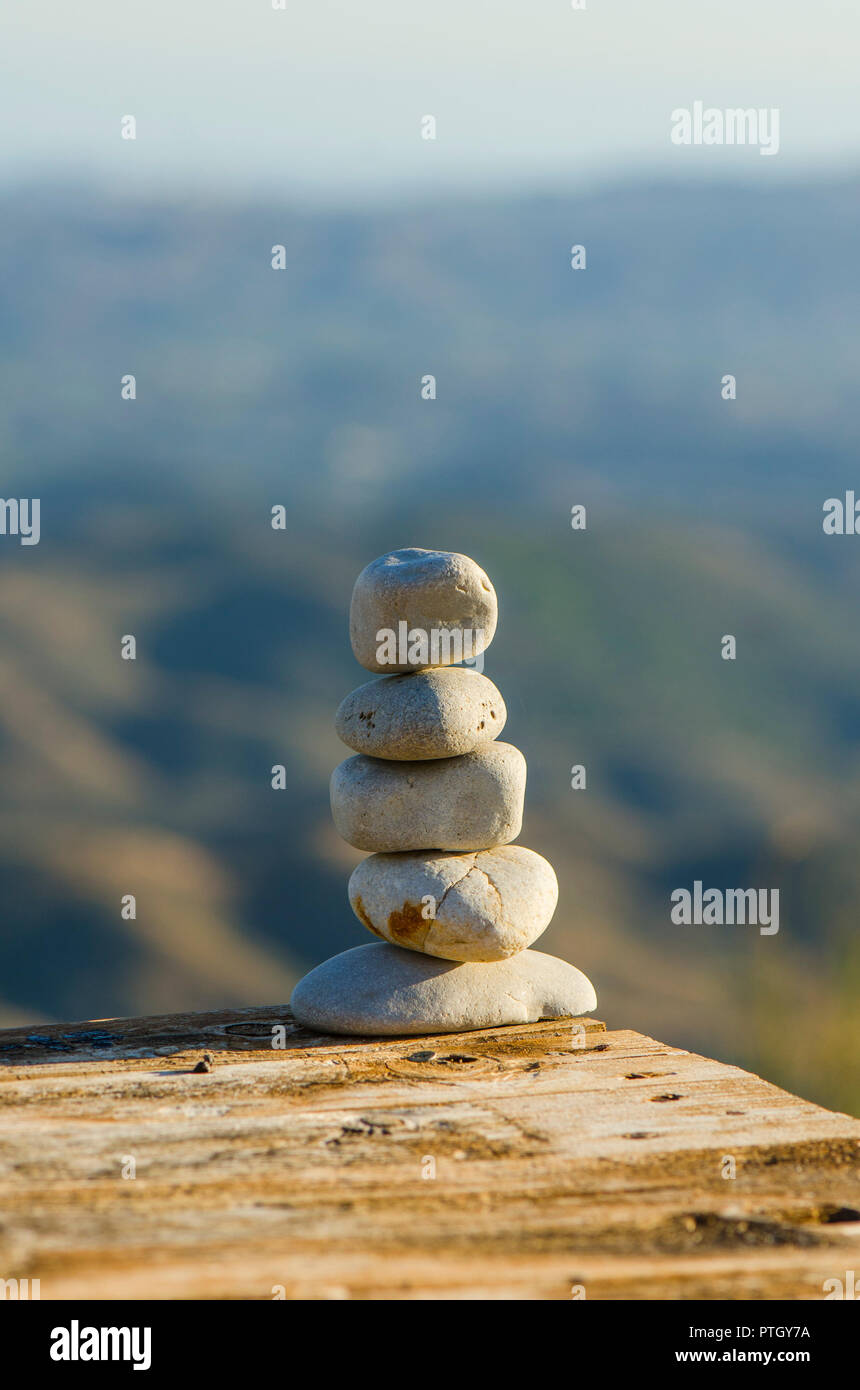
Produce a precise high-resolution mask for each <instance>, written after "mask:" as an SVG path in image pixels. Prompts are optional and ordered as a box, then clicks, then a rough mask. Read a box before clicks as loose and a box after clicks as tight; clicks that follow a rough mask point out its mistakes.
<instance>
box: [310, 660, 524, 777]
mask: <svg viewBox="0 0 860 1390" xmlns="http://www.w3.org/2000/svg"><path fill="white" fill-rule="evenodd" d="M506 718H507V710H506V709H505V702H504V700H503V699H502V697H501V695H500V694H499V692H498V690H497V689H496V687H495V686H494V685H493V682H492V681H491V680H488V679H487V677H486V676H484V675H481V673H480V672H479V671H471V670H469V669H468V668H466V667H463V666H438V667H434V668H433V669H432V670H429V671H417V672H415V673H413V674H411V675H400V676H382V677H381V678H380V679H379V680H375V681H368V682H367V684H366V685H360V686H359V687H358V689H357V690H353V691H352V693H351V694H349V695H347V697H346V699H345V700H343V701H342V703H341V706H340V708H339V709H338V712H337V715H336V716H335V728H336V729H337V732H338V735H339V737H340V738H341V739H343V742H344V743H345V744H347V746H348V747H349V748H354V749H355V751H356V752H357V753H367V754H368V755H369V756H370V757H373V758H394V759H397V760H404V759H416V758H417V759H429V758H452V757H457V756H458V755H459V754H461V753H471V752H472V749H473V748H478V747H479V746H480V745H481V744H483V743H489V742H490V741H491V740H492V739H494V738H498V736H499V734H500V733H501V732H502V729H503V728H504V726H505V719H506Z"/></svg>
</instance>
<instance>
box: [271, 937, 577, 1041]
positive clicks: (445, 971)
mask: <svg viewBox="0 0 860 1390" xmlns="http://www.w3.org/2000/svg"><path fill="white" fill-rule="evenodd" d="M290 1005H291V1007H292V1010H293V1014H294V1016H295V1018H296V1021H297V1022H298V1023H301V1024H303V1025H304V1027H306V1028H312V1029H314V1030H315V1031H316V1032H318V1033H348V1034H353V1035H365V1036H370V1037H384V1036H396V1035H398V1034H408V1035H412V1034H417V1033H463V1032H468V1031H469V1030H470V1029H477V1028H495V1027H498V1026H500V1025H502V1024H506V1023H537V1022H538V1021H539V1020H540V1019H544V1018H547V1019H552V1018H569V1017H572V1018H577V1017H579V1015H581V1014H587V1013H591V1011H592V1010H593V1009H595V1008H596V1007H597V996H596V994H595V992H594V986H593V985H592V983H591V981H590V980H589V979H588V978H587V976H585V975H583V973H582V971H581V970H577V969H576V967H575V966H574V965H568V963H567V962H566V961H563V960H559V959H558V958H557V957H556V956H548V955H545V954H544V953H543V952H542V951H520V952H519V953H518V954H517V955H515V956H511V957H509V959H507V960H499V961H480V962H476V961H466V962H463V963H458V962H455V961H449V960H440V959H438V958H436V957H432V956H425V955H422V954H420V953H419V952H417V951H406V950H403V948H402V947H400V946H389V945H388V944H387V943H386V942H381V941H374V942H371V943H370V944H369V945H367V946H355V947H353V949H352V950H351V951H342V952H341V954H340V955H337V956H332V957H331V959H330V960H327V961H324V962H323V963H322V965H318V966H317V967H316V969H315V970H311V971H310V972H309V973H308V974H307V975H305V977H304V979H302V980H300V981H299V983H298V984H297V985H296V987H295V989H294V990H293V997H292V999H291V1000H290Z"/></svg>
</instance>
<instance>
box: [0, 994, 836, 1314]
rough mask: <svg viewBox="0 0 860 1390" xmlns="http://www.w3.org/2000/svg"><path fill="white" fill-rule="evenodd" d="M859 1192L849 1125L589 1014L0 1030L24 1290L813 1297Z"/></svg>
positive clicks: (8, 1252)
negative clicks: (425, 1034)
mask: <svg viewBox="0 0 860 1390" xmlns="http://www.w3.org/2000/svg"><path fill="white" fill-rule="evenodd" d="M280 1024H284V1025H285V1026H286V1037H285V1047H284V1049H283V1050H273V1048H272V1046H271V1040H272V1026H273V1025H280ZM204 1052H208V1053H209V1054H210V1055H211V1057H212V1070H211V1071H208V1072H207V1071H200V1072H197V1071H195V1070H194V1068H195V1066H196V1064H197V1063H198V1062H199V1061H200V1060H201V1057H202V1055H203V1053H204ZM129 1159H133V1160H134V1163H135V1169H136V1177H134V1178H129V1177H123V1175H122V1174H123V1166H124V1165H125V1168H126V1171H130V1169H129ZM732 1162H733V1163H734V1165H735V1172H736V1176H735V1177H734V1178H731V1177H725V1176H723V1174H724V1173H726V1172H731V1164H732ZM434 1174H435V1175H434ZM858 1208H860V1123H858V1121H856V1120H853V1119H850V1118H848V1117H847V1116H844V1115H837V1114H832V1113H830V1112H828V1111H826V1110H822V1109H820V1108H819V1107H817V1106H815V1105H812V1104H809V1103H807V1102H806V1101H803V1100H799V1099H797V1098H796V1097H794V1096H790V1095H788V1094H787V1093H786V1092H784V1091H781V1090H779V1089H777V1088H776V1087H775V1086H771V1085H768V1084H767V1083H766V1082H763V1081H761V1080H759V1079H758V1078H757V1077H755V1076H751V1075H749V1074H748V1073H746V1072H743V1071H740V1070H738V1069H737V1068H734V1067H730V1066H726V1065H724V1064H722V1063H720V1062H716V1061H711V1060H709V1059H707V1058H704V1057H697V1056H695V1055H694V1054H691V1053H687V1052H684V1051H681V1050H679V1049H677V1048H672V1047H667V1046H665V1045H664V1044H663V1043H659V1042H654V1041H653V1040H652V1039H651V1038H647V1037H644V1036H642V1035H640V1034H638V1033H633V1032H625V1031H621V1032H606V1031H605V1030H604V1028H603V1024H601V1023H596V1022H594V1021H589V1020H581V1021H579V1023H577V1022H576V1021H574V1020H565V1021H562V1022H557V1023H539V1024H531V1025H525V1026H522V1027H512V1028H504V1029H496V1030H488V1031H485V1032H481V1033H469V1034H462V1035H458V1036H444V1037H436V1038H421V1039H416V1038H408V1039H403V1040H396V1041H388V1040H383V1041H380V1040H374V1041H367V1040H360V1039H356V1040H350V1039H338V1038H331V1037H318V1036H315V1035H313V1034H310V1033H307V1032H305V1031H304V1030H302V1029H299V1028H298V1027H296V1026H295V1025H293V1024H292V1022H291V1020H290V1015H289V1010H288V1009H286V1008H283V1007H280V1008H279V1007H272V1008H265V1009H245V1010H241V1011H238V1012H233V1013H214V1014H197V1015H194V1014H189V1015H177V1016H175V1017H167V1018H149V1019H132V1020H114V1021H107V1022H98V1023H88V1024H76V1025H68V1026H65V1027H50V1028H48V1027H45V1028H34V1029H29V1030H28V1029H14V1030H6V1031H2V1032H0V1278H4V1279H10V1278H18V1279H22V1278H30V1279H40V1281H41V1296H42V1298H43V1299H44V1298H99V1299H111V1298H132V1299H134V1298H251V1299H270V1298H272V1297H273V1296H276V1295H277V1294H278V1293H279V1292H280V1290H283V1293H284V1295H285V1296H286V1297H287V1298H333V1299H341V1298H344V1299H345V1298H362V1299H367V1298H371V1299H400V1298H424V1299H449V1298H459V1299H481V1298H510V1299H570V1298H571V1297H572V1296H573V1295H574V1294H577V1293H578V1296H582V1292H581V1291H580V1290H584V1293H585V1296H586V1297H587V1298H591V1299H595V1298H657V1299H662V1298H671V1299H691V1298H738V1297H754V1298H761V1299H772V1298H810V1299H819V1298H822V1297H823V1285H824V1281H825V1280H827V1279H831V1278H839V1279H842V1278H844V1277H845V1273H846V1271H847V1270H852V1269H853V1270H855V1271H858V1272H860V1210H858Z"/></svg>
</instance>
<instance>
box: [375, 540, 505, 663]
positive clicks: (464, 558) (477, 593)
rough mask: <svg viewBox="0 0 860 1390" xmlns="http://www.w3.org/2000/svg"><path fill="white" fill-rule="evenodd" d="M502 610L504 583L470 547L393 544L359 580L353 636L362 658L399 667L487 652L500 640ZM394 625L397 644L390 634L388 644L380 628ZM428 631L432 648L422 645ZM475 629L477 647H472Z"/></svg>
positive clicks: (391, 628) (427, 642)
mask: <svg viewBox="0 0 860 1390" xmlns="http://www.w3.org/2000/svg"><path fill="white" fill-rule="evenodd" d="M497 618H498V600H497V599H496V591H495V589H494V588H493V586H492V584H491V583H490V581H489V579H488V578H487V576H486V574H485V573H484V571H483V570H482V569H481V567H480V565H476V564H475V561H474V560H470V559H469V557H468V555H458V554H456V553H455V552H453V551H450V550H418V549H414V548H413V549H408V550H392V551H390V552H389V554H387V555H380V557H379V559H377V560H373V561H371V563H370V564H369V565H368V566H367V567H366V568H365V569H363V570H362V571H361V574H360V575H359V576H358V579H357V580H356V581H355V588H354V589H353V592H352V602H351V604H350V609H349V638H350V641H351V643H352V650H353V652H354V653H355V657H356V660H357V661H359V662H360V663H361V665H362V666H364V667H366V669H367V670H368V671H377V672H380V673H383V674H387V675H393V674H395V673H396V672H398V671H419V670H423V669H425V668H426V667H429V666H451V665H456V664H457V663H458V662H460V661H463V660H468V659H469V658H470V657H475V656H479V655H480V653H481V652H482V651H485V650H486V648H487V647H488V646H489V645H490V643H491V642H492V640H493V634H494V632H495V630H496V620H497ZM387 633H391V634H393V645H392V644H391V642H390V641H389V643H388V645H387V646H386V638H385V637H384V636H380V634H387ZM434 633H435V634H437V637H436V646H435V647H434V646H433V634H434ZM445 633H447V634H448V637H447V638H446V637H445V636H444V634H445ZM410 634H413V636H412V637H411V638H410ZM416 634H417V637H416ZM421 634H424V640H425V645H426V651H422V650H421ZM467 634H469V635H470V636H471V649H470V650H469V651H466V650H464V645H465V642H466V641H467V640H469V639H468V637H467ZM416 642H417V645H413V644H414V643H416ZM458 648H459V651H458ZM392 657H393V659H392Z"/></svg>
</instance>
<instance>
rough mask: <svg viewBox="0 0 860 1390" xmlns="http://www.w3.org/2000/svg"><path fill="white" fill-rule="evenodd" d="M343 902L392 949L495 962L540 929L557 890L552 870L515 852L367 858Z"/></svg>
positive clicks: (504, 848) (509, 848)
mask: <svg viewBox="0 0 860 1390" xmlns="http://www.w3.org/2000/svg"><path fill="white" fill-rule="evenodd" d="M349 901H350V903H351V904H352V910H353V912H354V913H355V915H356V917H358V919H359V921H360V922H363V923H364V925H365V926H366V927H367V928H368V930H369V931H372V932H374V933H375V934H376V935H377V936H382V937H384V938H385V939H386V940H387V941H390V942H391V943H392V944H393V945H395V946H405V947H407V949H409V950H411V951H423V952H424V954H425V955H429V956H439V957H441V958H442V959H444V960H459V961H494V960H505V959H506V958H507V957H508V956H513V955H516V953H517V951H522V950H524V949H525V947H527V946H530V945H531V944H532V942H533V941H536V940H537V939H538V937H539V936H540V935H541V933H542V932H543V931H545V930H546V928H547V927H548V926H549V923H550V919H551V918H552V914H553V913H554V911H555V906H556V903H557V902H558V883H557V881H556V877H555V873H554V872H553V867H552V865H551V864H550V863H548V862H547V860H546V859H544V858H542V856H541V855H539V854H535V852H534V850H530V849H524V848H523V847H522V846H521V845H500V846H499V847H498V848H497V849H482V850H478V851H477V852H475V853H473V854H438V853H427V851H426V850H425V851H421V852H419V853H417V854H371V855H370V856H369V858H367V859H363V860H362V862H361V863H360V864H359V865H358V866H357V867H356V869H355V870H354V871H353V874H352V877H351V878H350V880H349Z"/></svg>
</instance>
